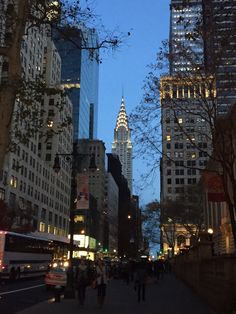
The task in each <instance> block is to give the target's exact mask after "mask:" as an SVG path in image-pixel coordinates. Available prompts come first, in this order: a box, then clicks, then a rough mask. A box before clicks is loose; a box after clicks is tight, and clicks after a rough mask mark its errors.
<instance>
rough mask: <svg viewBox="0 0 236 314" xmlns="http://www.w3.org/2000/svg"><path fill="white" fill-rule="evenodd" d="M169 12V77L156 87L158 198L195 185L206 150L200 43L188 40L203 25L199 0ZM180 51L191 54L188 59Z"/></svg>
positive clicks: (177, 2) (176, 2)
mask: <svg viewBox="0 0 236 314" xmlns="http://www.w3.org/2000/svg"><path fill="white" fill-rule="evenodd" d="M170 8H171V22H170V47H171V50H172V51H171V52H172V54H173V55H174V56H173V57H171V59H170V76H165V77H162V78H161V85H160V89H161V105H162V107H161V121H162V159H161V199H162V200H168V199H169V200H176V199H178V198H180V197H183V196H184V193H185V190H186V187H187V186H188V185H191V184H196V183H197V182H198V180H199V178H200V171H199V169H203V168H205V166H206V160H207V152H209V150H210V147H211V145H210V143H209V137H208V136H207V134H208V133H207V125H206V123H205V120H204V113H203V112H201V110H202V108H203V106H202V105H201V100H203V99H204V101H206V102H208V101H210V93H209V90H208V89H207V79H206V78H204V75H203V72H202V70H203V69H204V63H203V61H204V60H203V48H204V47H203V40H202V38H201V39H200V38H198V39H197V40H196V41H195V40H191V36H190V35H191V34H193V33H194V32H195V29H196V27H197V26H198V23H200V22H202V1H200V0H199V1H188V2H187V3H186V1H183V0H182V1H181V0H172V1H171V7H170ZM183 47H184V51H181V49H182V48H183ZM185 51H188V52H189V53H190V54H191V55H192V56H193V58H192V59H191V60H190V59H189V58H188V54H186V55H185V53H184V52H185ZM179 54H180V55H181V58H178V57H179ZM175 56H177V57H175ZM196 73H197V74H196ZM200 73H202V74H201V75H199V74H200ZM195 143H196V145H195ZM199 147H201V149H202V151H201V149H200V150H199Z"/></svg>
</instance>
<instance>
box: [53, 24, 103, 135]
mask: <svg viewBox="0 0 236 314" xmlns="http://www.w3.org/2000/svg"><path fill="white" fill-rule="evenodd" d="M65 33H66V31H65ZM62 34H63V29H62V30H61V32H60V33H59V32H58V33H56V34H54V40H55V44H56V46H57V48H58V51H59V53H60V56H61V59H62V85H63V86H64V87H65V88H66V89H67V91H68V94H69V97H70V99H71V101H72V103H73V127H74V141H76V140H77V139H96V137H97V118H98V117H97V115H98V70H99V61H98V58H99V53H98V51H97V50H93V52H92V53H91V51H92V50H89V49H85V47H88V48H92V47H96V46H97V45H98V43H97V42H98V36H97V33H96V31H95V29H89V28H85V27H84V26H82V25H80V26H79V27H78V29H76V30H74V35H73V36H72V35H70V39H68V38H67V35H66V34H65V35H64V36H63V35H62ZM80 47H82V49H80Z"/></svg>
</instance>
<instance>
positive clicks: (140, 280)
mask: <svg viewBox="0 0 236 314" xmlns="http://www.w3.org/2000/svg"><path fill="white" fill-rule="evenodd" d="M146 281H147V266H146V264H145V262H143V261H142V262H139V263H138V265H137V267H136V273H135V290H136V291H137V294H138V302H140V301H141V297H142V301H145V299H146Z"/></svg>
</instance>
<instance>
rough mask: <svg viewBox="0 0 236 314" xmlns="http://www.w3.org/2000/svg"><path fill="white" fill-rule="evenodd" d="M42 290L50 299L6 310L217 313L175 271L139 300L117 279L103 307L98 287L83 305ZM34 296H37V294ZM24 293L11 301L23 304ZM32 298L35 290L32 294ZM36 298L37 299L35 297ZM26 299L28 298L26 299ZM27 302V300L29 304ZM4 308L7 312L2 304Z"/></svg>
mask: <svg viewBox="0 0 236 314" xmlns="http://www.w3.org/2000/svg"><path fill="white" fill-rule="evenodd" d="M37 291H40V294H41V296H42V295H44V296H47V301H42V300H41V301H40V300H38V302H37V304H35V305H32V304H30V302H31V301H32V300H29V299H28V304H27V306H25V309H24V310H22V307H21V308H19V309H18V310H17V311H16V306H15V307H14V309H15V312H13V311H11V312H9V311H6V307H4V313H7V314H13V313H17V314H41V313H45V314H54V313H55V314H60V313H63V314H64V313H67V314H75V313H78V312H83V313H85V314H92V313H104V314H132V313H135V314H139V313H140V314H141V313H142V314H144V313H145V314H146V313H147V314H157V313H161V314H190V313H191V314H213V313H214V311H212V310H211V309H210V308H209V307H208V306H207V305H206V304H205V303H204V301H203V300H201V299H200V298H199V297H198V296H197V295H196V294H195V293H194V292H193V291H191V290H190V289H188V287H186V286H185V285H184V284H183V283H182V282H180V281H179V280H177V279H176V278H175V277H174V275H169V274H167V275H165V277H164V278H163V279H162V280H161V281H160V282H158V283H150V284H148V285H147V295H146V301H145V302H140V303H138V302H137V295H136V292H135V291H134V289H133V283H130V284H129V285H126V284H125V283H124V282H123V281H121V280H117V279H113V280H111V281H110V282H109V284H108V287H107V298H106V300H105V304H104V307H103V309H102V310H101V309H99V308H98V306H97V304H96V290H93V289H91V288H88V289H87V299H86V303H85V305H84V307H83V308H81V307H80V306H79V304H78V301H77V300H65V299H63V297H62V298H61V302H60V303H57V302H54V300H53V299H52V298H51V295H49V294H47V293H46V292H45V290H44V289H41V288H40V289H39V290H38V289H35V292H37ZM33 295H34V298H35V294H33ZM20 297H23V299H24V300H27V296H26V292H25V293H20V294H18V293H17V292H16V294H15V297H12V298H11V300H9V302H10V303H11V302H13V300H14V298H15V299H16V302H17V303H18V304H19V305H20V304H21V303H20ZM28 298H31V294H30V295H28ZM34 301H35V299H34ZM24 302H26V301H24ZM25 305H26V304H25ZM0 312H1V313H3V311H2V308H1V307H0Z"/></svg>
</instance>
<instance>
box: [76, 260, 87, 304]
mask: <svg viewBox="0 0 236 314" xmlns="http://www.w3.org/2000/svg"><path fill="white" fill-rule="evenodd" d="M88 284H89V276H88V265H87V263H86V260H85V259H84V258H82V259H81V260H80V262H79V265H78V267H77V273H76V288H77V290H78V300H79V304H80V305H81V306H83V305H84V302H85V296H86V287H87V285H88Z"/></svg>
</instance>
